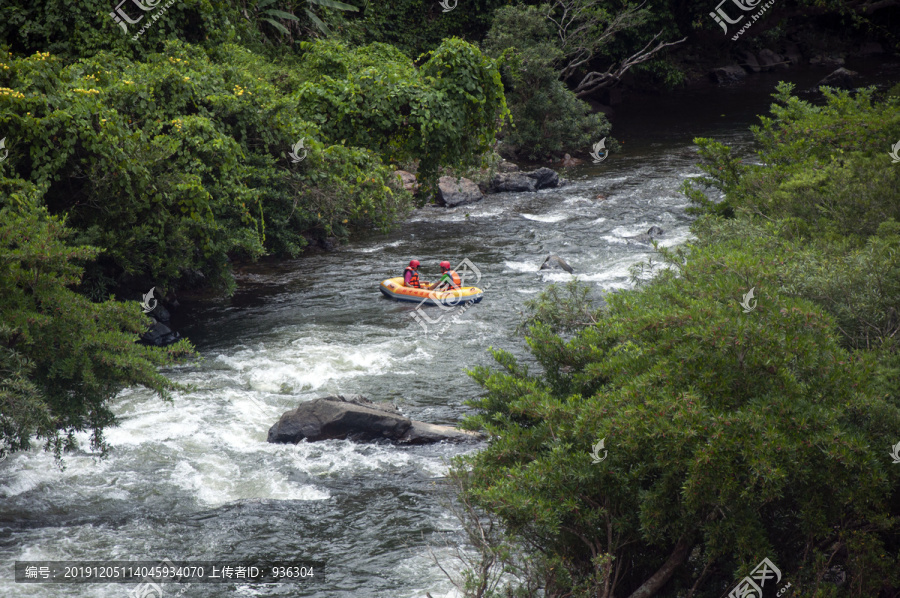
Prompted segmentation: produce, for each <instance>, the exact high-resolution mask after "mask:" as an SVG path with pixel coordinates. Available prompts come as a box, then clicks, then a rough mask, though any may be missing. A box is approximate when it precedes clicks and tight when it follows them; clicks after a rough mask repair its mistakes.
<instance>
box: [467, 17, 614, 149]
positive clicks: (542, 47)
mask: <svg viewBox="0 0 900 598" xmlns="http://www.w3.org/2000/svg"><path fill="white" fill-rule="evenodd" d="M484 47H485V52H487V53H488V54H489V55H491V56H494V57H498V58H499V57H500V56H505V58H506V60H505V62H504V68H503V77H504V85H505V87H506V97H507V102H508V103H509V108H510V112H511V114H512V122H513V127H512V128H511V129H510V130H508V131H506V132H505V133H504V135H505V136H504V139H503V150H502V151H503V152H504V153H506V154H508V155H513V156H515V155H522V156H527V157H528V158H530V159H538V158H546V157H548V156H550V155H554V154H562V153H563V152H565V151H574V150H575V149H581V150H584V151H586V150H588V149H590V147H591V145H592V144H593V143H594V142H596V141H599V140H600V139H601V138H603V137H605V136H607V135H608V134H609V132H610V130H611V127H610V124H609V122H608V121H607V120H606V117H605V116H604V115H603V114H591V108H590V106H589V105H588V104H587V103H586V102H583V101H582V100H579V99H578V98H576V97H575V94H574V93H572V92H571V91H570V90H569V89H568V88H567V87H566V85H565V83H563V82H562V81H560V79H559V76H560V72H559V70H558V68H557V66H556V62H557V61H559V60H561V58H562V51H561V50H560V49H559V48H557V47H556V45H555V44H554V42H553V38H552V34H551V30H550V26H549V22H548V21H547V18H546V16H545V15H544V12H543V10H542V8H541V7H535V6H521V5H516V6H505V7H503V8H501V9H499V10H497V12H496V16H495V17H494V24H493V26H492V28H491V30H490V32H489V33H488V36H487V38H486V39H485V42H484Z"/></svg>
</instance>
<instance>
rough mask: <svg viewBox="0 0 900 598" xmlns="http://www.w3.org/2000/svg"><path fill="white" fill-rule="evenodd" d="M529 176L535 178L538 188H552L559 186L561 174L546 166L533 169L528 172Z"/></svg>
mask: <svg viewBox="0 0 900 598" xmlns="http://www.w3.org/2000/svg"><path fill="white" fill-rule="evenodd" d="M528 176H529V177H531V178H533V179H534V180H535V182H536V183H537V188H538V189H552V188H553V187H557V186H559V174H558V173H557V172H556V171H555V170H553V169H552V168H547V167H546V166H541V167H540V168H538V169H537V170H532V171H531V172H529V173H528Z"/></svg>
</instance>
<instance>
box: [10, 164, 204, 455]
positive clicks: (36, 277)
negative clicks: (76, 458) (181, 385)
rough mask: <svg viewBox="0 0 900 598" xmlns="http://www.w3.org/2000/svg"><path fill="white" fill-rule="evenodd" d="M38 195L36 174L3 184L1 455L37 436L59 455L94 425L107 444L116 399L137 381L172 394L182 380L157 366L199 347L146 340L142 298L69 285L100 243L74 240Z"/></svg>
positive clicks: (99, 440)
mask: <svg viewBox="0 0 900 598" xmlns="http://www.w3.org/2000/svg"><path fill="white" fill-rule="evenodd" d="M40 195H41V193H40V192H39V190H38V189H37V188H36V187H35V186H33V185H30V184H10V183H9V182H4V183H2V184H0V197H3V198H4V199H3V201H2V203H0V315H2V319H0V455H5V454H6V453H8V452H14V451H18V450H23V449H26V448H28V447H29V446H30V444H31V440H32V438H34V437H36V438H38V439H43V440H44V441H45V443H46V444H45V446H46V448H49V449H52V450H53V451H54V452H55V453H56V455H57V456H59V455H60V453H61V451H62V450H63V449H66V448H73V447H74V446H75V442H74V433H75V432H81V431H86V430H89V431H91V433H92V435H91V446H92V448H93V449H95V450H99V451H101V452H103V451H105V449H106V443H105V442H104V440H103V430H104V429H105V428H106V427H108V426H110V425H113V424H114V423H115V417H114V415H113V413H112V411H111V410H110V402H111V401H112V399H113V398H114V397H115V396H116V395H117V394H118V393H119V391H120V390H122V389H124V388H127V387H130V386H135V385H141V386H145V387H147V388H150V389H152V390H154V391H156V392H157V393H158V394H160V395H161V396H162V397H163V398H168V391H169V390H172V389H174V388H176V385H174V384H173V383H172V382H171V381H169V380H168V378H166V377H165V376H164V375H162V374H160V373H159V372H157V367H158V366H164V365H168V364H171V363H173V362H175V361H176V360H179V359H180V358H183V357H185V356H187V355H189V354H191V353H192V352H193V349H192V347H191V345H190V343H188V342H187V341H180V342H179V343H177V344H175V345H172V346H170V347H168V348H166V349H158V348H151V347H145V346H142V345H139V344H137V343H136V342H135V341H136V340H137V339H138V335H139V334H140V333H142V332H143V331H144V330H146V325H147V324H148V323H149V320H148V319H147V317H146V316H144V315H143V314H142V313H141V311H140V308H139V306H138V304H137V302H129V303H122V302H119V301H105V302H103V303H92V302H91V301H90V300H88V299H87V298H86V297H84V296H83V295H81V294H78V293H76V292H74V291H72V290H71V289H70V288H69V287H71V286H72V285H75V284H77V283H78V282H79V281H80V279H81V268H80V267H79V266H78V263H79V262H82V261H84V260H90V259H93V258H94V257H95V256H96V255H97V253H98V250H97V249H96V248H93V247H87V246H74V245H70V244H69V243H68V242H67V241H66V238H67V237H68V236H70V235H71V231H69V230H68V229H67V228H66V226H65V223H64V221H63V220H62V219H59V218H55V217H50V216H48V214H47V213H46V210H45V209H42V208H39V207H38V206H37V202H38V201H39V198H40Z"/></svg>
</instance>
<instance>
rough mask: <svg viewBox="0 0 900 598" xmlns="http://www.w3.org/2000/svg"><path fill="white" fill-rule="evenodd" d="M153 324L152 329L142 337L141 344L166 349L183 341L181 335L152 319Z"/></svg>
mask: <svg viewBox="0 0 900 598" xmlns="http://www.w3.org/2000/svg"><path fill="white" fill-rule="evenodd" d="M150 320H151V321H152V322H153V324H152V325H151V326H150V329H149V330H147V332H145V333H144V334H142V335H141V343H143V344H145V345H151V346H153V347H165V346H167V345H171V344H173V343H177V342H178V341H180V340H181V335H180V334H179V333H177V332H174V331H173V330H172V329H171V328H169V327H168V326H166V325H165V324H163V323H162V322H158V321H156V319H154V318H150Z"/></svg>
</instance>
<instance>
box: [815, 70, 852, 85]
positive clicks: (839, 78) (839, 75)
mask: <svg viewBox="0 0 900 598" xmlns="http://www.w3.org/2000/svg"><path fill="white" fill-rule="evenodd" d="M857 75H859V73H857V72H856V71H851V70H849V69H845V68H843V67H841V68H839V69H837V70H836V71H834V72H833V73H831V74H830V75H828V76H827V77H825V78H824V79H822V80H821V81H819V83H818V84H817V85H816V87H821V86H823V85H827V86H828V87H840V88H843V89H853V88H854V87H855V86H856V85H855V84H854V79H855V78H856V76H857Z"/></svg>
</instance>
